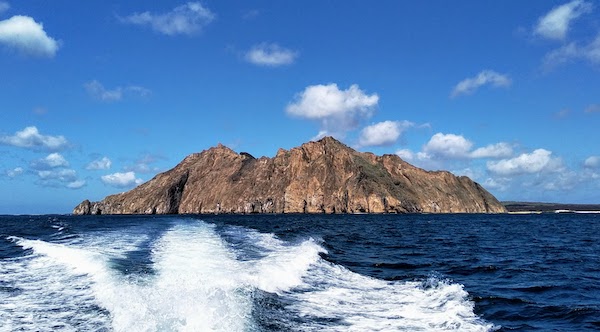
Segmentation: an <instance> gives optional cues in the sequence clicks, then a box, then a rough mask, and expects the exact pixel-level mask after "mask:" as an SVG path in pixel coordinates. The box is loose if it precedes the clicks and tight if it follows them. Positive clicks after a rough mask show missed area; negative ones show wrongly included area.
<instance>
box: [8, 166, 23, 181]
mask: <svg viewBox="0 0 600 332" xmlns="http://www.w3.org/2000/svg"><path fill="white" fill-rule="evenodd" d="M23 172H25V170H24V169H23V168H22V167H16V168H13V169H9V170H7V171H6V175H7V176H8V177H9V178H14V177H17V176H19V175H21V174H23Z"/></svg>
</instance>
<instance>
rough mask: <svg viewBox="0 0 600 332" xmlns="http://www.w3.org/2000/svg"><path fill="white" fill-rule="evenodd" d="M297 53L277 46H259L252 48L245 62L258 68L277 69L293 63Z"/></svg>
mask: <svg viewBox="0 0 600 332" xmlns="http://www.w3.org/2000/svg"><path fill="white" fill-rule="evenodd" d="M297 57H298V53H297V52H294V51H292V50H290V49H287V48H283V47H281V46H279V45H277V44H267V43H263V44H259V45H255V46H254V47H252V48H251V49H250V50H249V51H248V52H247V53H246V56H245V59H246V61H248V62H250V63H253V64H255V65H259V66H268V67H279V66H283V65H289V64H292V63H294V61H295V60H296V58H297Z"/></svg>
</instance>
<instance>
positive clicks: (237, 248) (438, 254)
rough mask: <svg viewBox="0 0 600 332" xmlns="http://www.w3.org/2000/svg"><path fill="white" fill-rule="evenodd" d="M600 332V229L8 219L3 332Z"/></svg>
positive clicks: (3, 237)
mask: <svg viewBox="0 0 600 332" xmlns="http://www.w3.org/2000/svg"><path fill="white" fill-rule="evenodd" d="M587 330H590V331H591V330H600V215H597V214H586V215H583V214H542V215H477V214H476V215H433V214H429V215H428V214H423V215H243V216H233V215H197V216H194V215H191V216H67V215H45V216H0V331H228V332H234V331H587Z"/></svg>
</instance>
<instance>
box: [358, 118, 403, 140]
mask: <svg viewBox="0 0 600 332" xmlns="http://www.w3.org/2000/svg"><path fill="white" fill-rule="evenodd" d="M412 126H414V124H413V123H412V122H409V121H402V122H400V121H383V122H379V123H376V124H373V125H370V126H368V127H365V128H363V130H362V131H361V132H360V138H359V140H358V144H359V145H360V146H384V145H391V144H394V143H396V141H397V140H398V138H399V137H400V135H402V132H403V131H404V130H405V129H407V128H409V127H412Z"/></svg>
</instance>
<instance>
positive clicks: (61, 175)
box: [37, 169, 77, 182]
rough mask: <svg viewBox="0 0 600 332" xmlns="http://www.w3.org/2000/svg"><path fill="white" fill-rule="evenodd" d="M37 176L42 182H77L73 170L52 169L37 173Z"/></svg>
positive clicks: (75, 173)
mask: <svg viewBox="0 0 600 332" xmlns="http://www.w3.org/2000/svg"><path fill="white" fill-rule="evenodd" d="M37 175H38V176H39V177H40V179H42V180H58V181H60V182H73V181H77V172H76V171H75V170H74V169H58V170H57V169H53V170H44V171H38V172H37Z"/></svg>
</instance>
